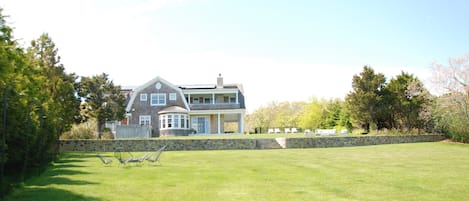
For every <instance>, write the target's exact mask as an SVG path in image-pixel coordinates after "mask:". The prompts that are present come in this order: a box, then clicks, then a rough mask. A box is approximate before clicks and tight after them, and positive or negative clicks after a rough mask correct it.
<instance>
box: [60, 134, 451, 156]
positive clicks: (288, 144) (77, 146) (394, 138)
mask: <svg viewBox="0 0 469 201" xmlns="http://www.w3.org/2000/svg"><path fill="white" fill-rule="evenodd" d="M443 139H444V136H443V135H389V136H347V137H304V138H269V139H256V138H249V137H246V138H241V139H161V138H160V139H139V140H60V141H59V142H58V143H59V146H60V151H62V152H69V151H85V152H95V151H99V152H112V151H114V150H116V148H118V147H119V148H120V147H122V148H124V150H128V151H151V150H155V149H158V148H160V147H162V146H164V145H167V148H166V150H169V151H176V150H230V149H281V148H323V147H346V146H366V145H378V144H397V143H415V142H435V141H440V140H443Z"/></svg>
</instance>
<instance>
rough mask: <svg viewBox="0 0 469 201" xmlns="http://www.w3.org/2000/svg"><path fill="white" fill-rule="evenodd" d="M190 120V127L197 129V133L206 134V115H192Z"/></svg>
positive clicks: (207, 120)
mask: <svg viewBox="0 0 469 201" xmlns="http://www.w3.org/2000/svg"><path fill="white" fill-rule="evenodd" d="M191 119H192V120H191V121H192V122H191V123H192V129H194V130H196V131H197V134H208V133H209V132H208V131H209V118H208V117H206V116H194V117H192V118H191Z"/></svg>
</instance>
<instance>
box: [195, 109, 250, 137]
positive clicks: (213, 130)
mask: <svg viewBox="0 0 469 201" xmlns="http://www.w3.org/2000/svg"><path fill="white" fill-rule="evenodd" d="M190 119H191V120H190V123H191V125H190V127H191V128H192V131H193V132H195V134H225V133H241V134H242V133H244V132H243V131H244V111H242V110H229V111H226V110H224V111H193V112H191V113H190Z"/></svg>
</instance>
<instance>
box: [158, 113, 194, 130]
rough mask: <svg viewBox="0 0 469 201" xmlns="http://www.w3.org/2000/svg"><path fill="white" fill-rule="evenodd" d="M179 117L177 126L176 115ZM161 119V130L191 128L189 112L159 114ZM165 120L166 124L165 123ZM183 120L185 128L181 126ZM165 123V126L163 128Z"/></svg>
mask: <svg viewBox="0 0 469 201" xmlns="http://www.w3.org/2000/svg"><path fill="white" fill-rule="evenodd" d="M169 115H171V127H169V118H168V116H169ZM176 115H177V116H179V117H178V123H177V124H178V127H175V126H174V125H175V119H176V118H175V116H176ZM159 119H160V130H181V129H183V130H188V129H190V127H189V125H188V119H190V117H189V115H187V114H180V113H168V114H161V115H159ZM163 121H164V124H163ZM181 121H184V128H183V127H181ZM163 125H164V128H163Z"/></svg>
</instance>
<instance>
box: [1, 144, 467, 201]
mask: <svg viewBox="0 0 469 201" xmlns="http://www.w3.org/2000/svg"><path fill="white" fill-rule="evenodd" d="M107 155H108V156H112V153H108V154H107ZM161 159H162V161H161V162H162V165H161V166H151V165H148V164H144V165H142V166H131V167H125V168H124V167H118V166H117V164H114V165H113V166H111V167H104V166H103V165H102V163H101V162H100V161H99V160H98V158H96V157H95V154H94V153H85V154H81V153H66V154H63V155H62V157H61V158H60V160H59V161H58V162H56V163H54V164H53V166H52V167H51V168H49V169H48V171H46V172H45V173H44V174H43V175H41V176H39V177H36V178H33V179H31V180H29V181H27V182H26V183H25V184H24V188H22V189H18V190H17V191H15V192H14V193H13V194H12V195H10V196H9V197H7V199H6V200H466V199H467V198H468V196H469V145H467V144H453V143H444V142H437V143H415V144H393V145H378V146H364V147H346V148H323V149H284V150H233V151H174V152H165V153H163V155H162V158H161Z"/></svg>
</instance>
